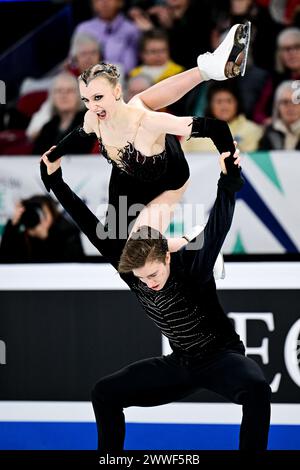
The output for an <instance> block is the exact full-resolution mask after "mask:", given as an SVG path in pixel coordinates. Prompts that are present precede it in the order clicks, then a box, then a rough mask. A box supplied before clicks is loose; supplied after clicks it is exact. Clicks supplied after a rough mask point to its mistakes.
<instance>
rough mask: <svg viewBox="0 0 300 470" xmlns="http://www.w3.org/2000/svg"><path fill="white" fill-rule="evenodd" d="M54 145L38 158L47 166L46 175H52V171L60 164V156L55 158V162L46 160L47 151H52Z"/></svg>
mask: <svg viewBox="0 0 300 470" xmlns="http://www.w3.org/2000/svg"><path fill="white" fill-rule="evenodd" d="M55 147H56V145H53V146H52V147H51V148H50V149H49V150H47V152H45V153H44V154H43V155H42V156H41V158H40V161H42V160H43V162H44V163H45V165H46V166H47V173H48V175H52V173H54V172H55V171H56V170H57V169H58V168H59V167H60V164H61V158H59V159H58V160H55V162H53V163H52V162H50V161H49V160H48V155H49V153H51V152H52V150H53V149H55Z"/></svg>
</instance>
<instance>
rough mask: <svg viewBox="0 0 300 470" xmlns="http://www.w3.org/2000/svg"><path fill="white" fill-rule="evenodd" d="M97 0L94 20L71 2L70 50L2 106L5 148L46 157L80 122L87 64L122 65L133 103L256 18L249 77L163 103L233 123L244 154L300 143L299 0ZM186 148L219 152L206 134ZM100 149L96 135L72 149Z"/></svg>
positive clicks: (0, 135) (0, 137) (1, 145)
mask: <svg viewBox="0 0 300 470" xmlns="http://www.w3.org/2000/svg"><path fill="white" fill-rule="evenodd" d="M89 1H90V18H89V19H86V15H87V13H86V9H82V12H84V14H83V13H82V18H80V12H81V9H80V8H79V7H78V5H79V2H78V1H76V0H74V1H73V2H70V3H71V4H73V6H74V12H75V11H76V21H75V22H74V23H75V26H74V30H73V34H72V37H71V40H70V45H69V54H68V57H66V59H65V60H64V61H63V62H62V63H58V64H57V66H56V67H55V69H54V70H51V71H49V73H48V74H47V75H46V76H44V77H39V78H32V77H28V78H27V79H26V80H24V81H23V83H20V90H19V96H17V97H16V99H15V100H14V101H13V102H10V103H8V104H7V105H6V107H4V106H2V107H1V109H2V112H1V116H0V154H2V155H16V154H21V155H26V154H27V155H28V154H37V155H41V154H42V153H43V152H44V151H46V150H48V149H49V148H50V147H51V146H52V145H55V144H56V143H57V142H59V140H61V139H62V138H63V137H64V136H65V135H66V134H67V133H69V132H70V131H71V130H72V129H74V128H75V127H77V126H78V125H79V124H81V123H82V122H83V116H84V113H85V109H84V107H83V103H82V101H81V99H80V96H79V92H78V86H77V77H78V76H79V74H81V73H82V72H83V71H84V70H85V69H86V68H88V67H89V66H91V65H94V64H96V63H98V62H101V61H104V62H109V63H113V64H116V65H117V66H118V68H119V70H120V72H121V78H122V85H123V87H124V90H125V93H124V98H125V100H127V101H128V100H130V98H132V97H133V96H134V95H135V94H137V93H140V92H142V91H143V90H145V89H147V88H148V87H150V86H151V85H152V84H154V83H157V82H159V81H160V80H163V79H165V78H167V77H170V76H172V75H174V74H177V73H180V72H182V71H184V70H186V69H189V68H191V67H195V66H196V60H197V56H198V55H199V54H200V53H204V52H206V51H210V52H211V51H213V50H214V49H215V48H216V47H217V46H218V45H219V44H220V42H221V41H222V39H223V38H224V36H225V35H226V33H227V32H228V30H229V29H230V27H231V26H232V25H233V24H235V23H242V22H244V21H246V20H250V21H251V23H252V38H251V45H250V48H249V58H248V65H247V70H246V75H245V76H244V77H239V78H235V79H231V80H226V81H222V82H204V83H202V84H200V85H199V86H197V87H196V88H195V89H194V90H192V91H191V92H190V93H188V94H187V95H186V96H185V97H184V98H182V99H181V100H180V101H179V102H178V103H176V104H174V105H172V106H171V107H169V108H168V109H164V111H167V112H170V113H175V114H177V115H197V116H211V117H215V118H218V119H222V120H225V121H227V122H228V124H229V126H230V129H231V131H232V134H233V136H234V138H235V140H236V141H237V142H238V146H239V148H240V150H241V151H242V152H255V151H257V150H294V149H298V150H299V149H300V105H299V102H300V101H299V96H300V0H127V1H123V0H89ZM84 3H85V4H86V3H87V2H84ZM81 5H82V2H81ZM182 146H183V148H184V150H185V151H186V152H190V153H192V152H199V151H206V152H207V151H214V147H213V146H212V143H211V141H209V140H208V139H190V140H188V141H183V142H182ZM98 152H99V146H98V142H97V141H96V139H95V141H94V142H92V141H90V140H89V141H83V143H82V146H78V145H77V146H76V148H74V149H73V151H72V153H73V154H88V153H98ZM22 207H23V209H24V205H23V206H22ZM16 210H17V209H16ZM54 219H55V217H54ZM14 220H16V219H14ZM55 220H56V219H55ZM17 225H20V224H18V222H13V221H10V225H8V227H6V229H7V231H8V232H9V233H13V231H14V229H15V227H16V226H17ZM23 227H25V226H24V224H23ZM30 230H32V229H31V228H28V227H25V228H24V229H23V232H22V236H23V238H24V237H25V238H26V243H27V244H28V239H29V240H31V239H32V238H34V237H35V238H36V235H32V232H30ZM5 238H6V237H3V240H2V244H3V243H4V241H5ZM25 238H24V240H25ZM24 240H23V241H22V243H25V241H24ZM39 240H40V239H39ZM40 244H41V243H39V244H38V245H40ZM30 249H31V251H32V250H33V251H34V250H35V248H34V249H33V248H30ZM7 250H8V248H7ZM33 251H32V252H33ZM79 252H80V250H78V253H77V254H76V255H74V256H75V258H76V257H77V256H79V255H80V253H79Z"/></svg>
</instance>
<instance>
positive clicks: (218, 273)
mask: <svg viewBox="0 0 300 470" xmlns="http://www.w3.org/2000/svg"><path fill="white" fill-rule="evenodd" d="M204 228H205V226H204V225H194V226H193V227H192V228H191V230H190V231H189V232H186V233H185V234H184V238H185V239H186V240H188V241H192V240H194V238H196V237H197V236H198V235H199V234H200V233H201V232H203V230H204ZM213 273H214V278H215V280H216V281H217V280H218V279H224V278H225V265H224V258H223V255H222V253H221V252H220V253H219V254H218V257H217V259H216V262H215V265H214V269H213Z"/></svg>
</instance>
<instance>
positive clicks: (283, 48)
mask: <svg viewBox="0 0 300 470" xmlns="http://www.w3.org/2000/svg"><path fill="white" fill-rule="evenodd" d="M279 57H280V59H281V62H282V64H283V66H284V67H285V68H287V69H289V70H291V71H295V72H299V73H300V41H299V39H298V38H296V37H295V36H294V35H290V36H287V37H285V38H284V40H282V42H281V44H280V46H279Z"/></svg>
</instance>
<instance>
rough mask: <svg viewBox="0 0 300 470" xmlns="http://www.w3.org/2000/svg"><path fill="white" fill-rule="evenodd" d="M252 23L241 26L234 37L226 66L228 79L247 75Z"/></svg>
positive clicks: (248, 22)
mask: <svg viewBox="0 0 300 470" xmlns="http://www.w3.org/2000/svg"><path fill="white" fill-rule="evenodd" d="M250 32H251V23H250V21H247V22H246V23H245V24H242V25H240V26H239V27H238V28H237V30H236V32H235V36H234V46H233V48H232V49H231V52H230V55H229V57H228V61H227V63H226V66H225V76H226V77H227V78H233V77H237V76H238V75H241V76H242V77H243V76H244V75H245V71H246V65H247V58H248V51H249V44H250V36H251V34H250Z"/></svg>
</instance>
